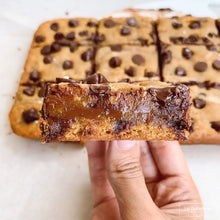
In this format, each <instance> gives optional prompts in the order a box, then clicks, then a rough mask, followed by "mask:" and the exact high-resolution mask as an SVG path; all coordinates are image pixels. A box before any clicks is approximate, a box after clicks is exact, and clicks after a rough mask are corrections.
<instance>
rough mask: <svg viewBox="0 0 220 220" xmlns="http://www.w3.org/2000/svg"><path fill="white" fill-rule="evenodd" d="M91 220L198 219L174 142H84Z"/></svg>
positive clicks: (199, 209) (198, 206) (199, 210)
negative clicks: (89, 182)
mask: <svg viewBox="0 0 220 220" xmlns="http://www.w3.org/2000/svg"><path fill="white" fill-rule="evenodd" d="M86 148H87V152H88V161H89V171H90V180H91V191H92V198H93V210H92V220H103V219H104V220H119V219H120V220H142V219H143V220H145V219H150V220H151V219H152V220H154V219H155V220H165V219H167V220H168V219H170V220H171V219H172V220H185V219H187V220H192V219H195V218H196V219H197V220H202V219H204V214H203V206H202V202H201V198H200V195H199V192H198V190H197V188H196V186H195V184H194V182H193V179H192V177H191V175H190V172H189V169H188V167H187V164H186V161H185V158H184V155H183V153H182V150H181V147H180V145H179V143H178V142H176V141H173V142H169V141H150V142H145V141H109V142H104V141H87V142H86Z"/></svg>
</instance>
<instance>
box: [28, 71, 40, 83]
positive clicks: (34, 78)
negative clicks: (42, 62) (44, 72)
mask: <svg viewBox="0 0 220 220" xmlns="http://www.w3.org/2000/svg"><path fill="white" fill-rule="evenodd" d="M29 79H30V80H32V81H34V82H36V81H38V80H39V79H40V73H39V72H37V70H33V71H32V72H31V73H30V76H29Z"/></svg>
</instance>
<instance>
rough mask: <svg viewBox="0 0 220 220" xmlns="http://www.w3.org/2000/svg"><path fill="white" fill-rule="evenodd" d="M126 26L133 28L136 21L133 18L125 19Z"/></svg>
mask: <svg viewBox="0 0 220 220" xmlns="http://www.w3.org/2000/svg"><path fill="white" fill-rule="evenodd" d="M127 24H128V25H129V26H132V27H134V26H136V25H137V20H136V19H135V18H128V19H127Z"/></svg>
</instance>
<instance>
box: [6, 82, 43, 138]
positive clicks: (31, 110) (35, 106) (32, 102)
mask: <svg viewBox="0 0 220 220" xmlns="http://www.w3.org/2000/svg"><path fill="white" fill-rule="evenodd" d="M43 96H44V91H43V87H41V86H38V87H36V86H19V88H18V91H17V94H16V97H15V102H14V105H13V107H12V109H11V111H10V114H9V119H10V123H11V128H12V130H13V132H14V133H16V134H17V135H19V136H22V137H25V138H31V139H37V140H40V139H41V131H40V124H39V118H40V113H39V112H40V110H41V108H42V104H43Z"/></svg>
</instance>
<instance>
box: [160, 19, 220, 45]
mask: <svg viewBox="0 0 220 220" xmlns="http://www.w3.org/2000/svg"><path fill="white" fill-rule="evenodd" d="M157 30H158V37H159V40H160V41H161V42H162V43H165V44H180V45H181V44H192V45H194V44H197V45H204V44H205V45H215V44H219V43H220V38H219V35H218V30H217V27H216V25H215V20H214V19H212V18H208V17H193V16H183V17H176V16H175V17H172V18H163V19H159V20H158V25H157Z"/></svg>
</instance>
